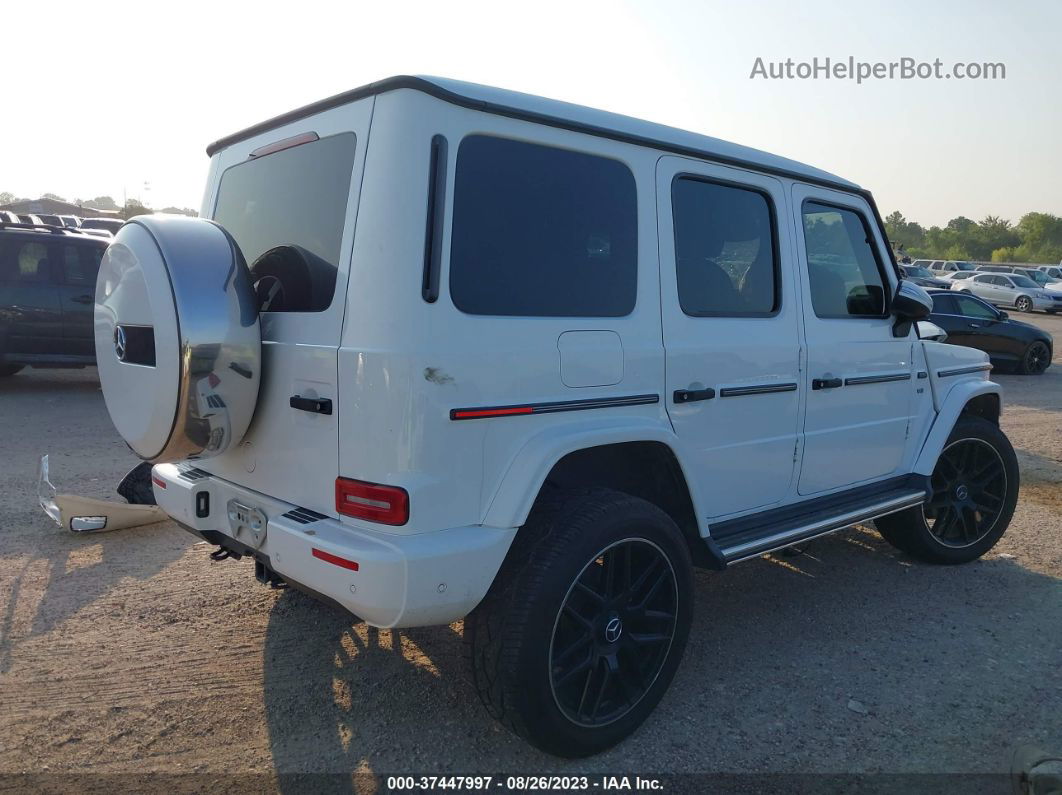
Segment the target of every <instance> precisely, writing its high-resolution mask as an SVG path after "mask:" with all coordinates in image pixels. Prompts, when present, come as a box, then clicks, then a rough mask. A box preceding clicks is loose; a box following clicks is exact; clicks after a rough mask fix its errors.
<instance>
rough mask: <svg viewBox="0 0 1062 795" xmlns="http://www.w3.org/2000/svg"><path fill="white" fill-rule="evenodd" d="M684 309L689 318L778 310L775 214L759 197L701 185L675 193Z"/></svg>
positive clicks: (683, 181) (682, 182) (677, 187)
mask: <svg viewBox="0 0 1062 795" xmlns="http://www.w3.org/2000/svg"><path fill="white" fill-rule="evenodd" d="M671 203H672V213H673V216H674V220H675V267H676V276H677V280H678V294H679V304H680V305H681V306H682V311H683V312H685V313H686V314H687V315H694V316H699V317H703V316H711V315H737V316H741V315H766V314H770V313H771V312H773V311H774V310H775V309H777V308H778V267H777V257H776V254H775V246H774V229H773V223H772V220H773V219H772V209H771V205H770V203H769V200H768V199H767V197H766V196H764V195H763V194H762V193H760V192H759V191H755V190H751V189H747V188H738V187H735V186H732V185H720V184H717V183H714V182H704V181H702V180H698V179H692V178H688V177H683V178H680V179H676V180H675V182H674V184H673V185H672V187H671Z"/></svg>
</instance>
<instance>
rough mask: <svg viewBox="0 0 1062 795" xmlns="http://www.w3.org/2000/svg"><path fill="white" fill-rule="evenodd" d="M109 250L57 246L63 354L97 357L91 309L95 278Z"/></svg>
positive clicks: (69, 244) (73, 245)
mask: <svg viewBox="0 0 1062 795" xmlns="http://www.w3.org/2000/svg"><path fill="white" fill-rule="evenodd" d="M105 248H106V246H98V245H92V244H87V245H86V244H84V243H72V242H64V243H57V244H56V249H57V256H56V260H57V262H58V266H59V267H58V271H59V272H58V274H57V276H58V279H59V304H60V307H61V309H62V313H63V340H64V343H63V352H64V353H66V354H70V355H73V356H92V357H95V355H96V343H95V338H94V335H93V330H92V307H93V301H94V300H95V298H94V296H95V292H96V274H98V273H99V270H100V259H102V257H103V252H104V249H105Z"/></svg>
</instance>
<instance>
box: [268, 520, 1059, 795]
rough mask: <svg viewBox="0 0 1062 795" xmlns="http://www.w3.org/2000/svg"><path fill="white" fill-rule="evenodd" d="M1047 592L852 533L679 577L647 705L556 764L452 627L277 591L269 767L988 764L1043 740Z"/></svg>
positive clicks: (1012, 576)
mask: <svg viewBox="0 0 1062 795" xmlns="http://www.w3.org/2000/svg"><path fill="white" fill-rule="evenodd" d="M1060 593H1062V591H1060V585H1059V582H1058V581H1057V580H1055V579H1054V578H1052V577H1048V576H1044V575H1040V574H1038V573H1035V572H1032V571H1030V570H1028V569H1026V568H1024V567H1022V566H1021V565H1019V564H1018V563H1017V562H1015V561H1014V560H1010V559H1005V558H1000V557H994V558H990V559H987V560H982V561H978V562H976V563H972V564H968V565H966V566H958V567H937V566H928V565H924V564H919V563H916V562H914V561H911V560H910V559H908V558H906V557H904V556H902V555H900V554H899V553H896V552H894V551H893V550H892V549H891V547H888V546H887V545H885V543H884V542H883V541H882V540H881V539H880V537H879V536H878V535H877V533H875V532H873V531H872V530H869V529H864V528H856V529H853V530H850V531H846V532H845V533H843V534H839V535H836V536H832V537H829V538H825V539H822V540H820V541H818V542H815V543H813V544H812V545H810V546H809V547H807V548H806V550H805V551H804V552H803V553H798V554H796V555H793V554H792V553H790V554H788V555H778V556H773V557H770V558H765V559H760V560H757V561H752V562H749V563H748V564H745V565H743V566H738V567H736V568H735V569H733V570H732V571H728V572H726V573H721V574H720V573H710V572H699V573H698V576H697V583H696V597H695V598H696V606H695V611H696V614H695V618H694V626H693V630H692V632H691V636H690V643H689V646H688V648H687V650H686V654H685V659H684V662H683V665H682V666H681V668H680V670H679V674H678V676H677V677H676V680H675V682H674V684H673V685H672V687H671V690H670V692H669V693H668V694H667V695H666V696H665V698H664V701H663V702H662V703H661V705H660V707H659V708H658V709H657V710H656V712H655V713H654V714H653V715H652V716H650V718H649V720H648V721H647V722H646V724H645V725H644V726H643V727H642V728H641V729H640V730H639V732H638V733H637V734H635V735H634V736H633V737H631V738H630V739H628V740H627V741H626V742H624V743H622V744H621V745H620V746H618V747H616V748H614V749H612V750H610V751H608V752H606V753H604V754H601V755H599V756H597V757H594V758H592V759H587V760H581V761H565V760H560V759H554V758H552V757H549V756H546V755H543V754H541V753H539V752H537V751H535V750H534V749H532V748H530V747H529V746H527V745H525V744H524V743H523V742H522V741H520V740H518V739H516V738H515V737H513V736H512V735H510V734H509V733H508V732H507V731H506V730H504V729H503V728H501V727H500V726H498V725H497V724H496V723H495V722H494V721H492V720H491V719H490V718H489V717H488V716H487V715H486V714H485V712H484V711H483V709H482V708H481V707H480V705H479V703H478V701H477V699H476V697H475V694H474V692H473V691H472V689H471V687H470V685H469V684H468V683H467V681H466V678H465V677H466V674H465V667H464V661H463V659H462V653H461V652H462V648H461V647H462V641H461V637H460V630H461V627H460V624H456V625H453V626H451V627H436V628H428V629H416V630H401V631H396V632H389V631H381V630H375V629H371V628H367V627H366V626H365V625H363V624H358V623H352V621H351V619H350V617H349V616H346V615H345V614H344V613H342V612H341V611H339V610H336V609H333V608H329V607H325V606H322V605H319V604H317V603H315V602H313V601H312V600H311V599H309V598H308V597H305V596H302V595H301V594H298V593H296V592H288V593H286V594H285V595H284V596H283V597H282V598H281V599H279V600H278V601H277V603H276V605H275V607H274V610H273V612H272V614H271V616H270V621H269V626H268V629H267V636H266V643H265V649H264V654H265V661H264V662H265V665H264V668H265V674H264V684H265V688H264V699H265V712H266V718H267V722H268V730H269V735H270V747H271V751H272V755H273V762H274V768H275V771H276V773H277V775H278V783H279V785H280V787H281V789H282V790H285V791H296V790H300V789H304V788H305V786H306V785H307V779H306V778H304V777H302V775H300V774H303V775H305V774H315V775H316V777H314V775H311V777H310V782H312V783H310V786H312V787H313V788H314V789H329V790H332V791H353V790H354V789H355V788H356V787H355V784H354V782H353V781H352V778H351V774H352V773H355V774H356V773H358V772H364V773H368V772H371V773H375V774H377V775H387V774H393V773H398V774H411V773H436V774H440V773H446V772H450V773H464V774H470V773H475V772H479V773H484V772H488V771H490V772H499V773H504V772H509V773H513V772H523V773H527V772H536V773H546V772H560V773H575V772H579V773H594V772H597V773H616V772H633V771H642V772H649V771H656V772H672V773H674V772H698V771H713V770H715V771H750V770H751V771H754V772H758V771H786V772H801V771H803V772H823V771H834V772H851V771H871V772H873V771H887V772H940V771H959V772H969V771H974V770H985V771H1000V770H1002V771H1005V770H1006V769H1007V765H1008V760H1009V754H1010V752H1011V749H1012V747H1013V745H1015V744H1017V743H1018V742H1021V741H1032V742H1039V743H1041V744H1048V743H1050V742H1052V741H1053V742H1054V743H1055V744H1057V742H1058V738H1057V737H1056V738H1051V737H1049V736H1048V735H1049V734H1050V733H1051V732H1052V731H1055V730H1057V726H1058V724H1057V719H1058V716H1057V709H1058V703H1057V702H1058V697H1057V693H1056V692H1055V691H1054V690H1053V688H1054V687H1055V685H1054V684H1052V683H1053V682H1054V683H1057V675H1058V670H1059V667H1060V666H1062V651H1060V649H1059V643H1058V641H1057V638H1056V637H1055V636H1054V633H1057V628H1058V627H1059V626H1062V598H1060ZM1015 605H1020V606H1021V609H1020V610H1018V611H1015ZM750 716H753V719H752V720H750ZM966 721H976V722H978V724H979V725H980V724H983V723H984V722H985V721H992V722H993V723H994V724H998V727H994V728H993V730H992V732H991V733H993V734H995V735H996V736H998V738H999V744H998V746H993V747H991V748H983V747H982V748H979V747H975V746H972V745H971V744H970V743H969V742H967V741H965V740H964V738H963V732H962V731H960V730H959V728H958V727H961V726H962V725H963V723H964V722H966ZM982 733H983V732H982ZM329 773H330V774H333V775H331V776H329V775H327V774H329Z"/></svg>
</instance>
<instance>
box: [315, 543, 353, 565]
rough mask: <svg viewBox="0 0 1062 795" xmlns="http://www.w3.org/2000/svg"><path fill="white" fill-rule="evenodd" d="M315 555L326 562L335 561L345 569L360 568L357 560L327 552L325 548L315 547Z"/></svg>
mask: <svg viewBox="0 0 1062 795" xmlns="http://www.w3.org/2000/svg"><path fill="white" fill-rule="evenodd" d="M313 556H314V557H315V558H318V559H319V560H323V561H324V562H325V563H334V564H335V565H336V566H341V567H343V568H344V569H350V570H351V571H357V570H358V564H357V561H353V560H347V559H346V558H341V557H339V556H338V555H333V554H331V553H329V552H325V551H324V550H323V549H318V548H317V547H314V548H313Z"/></svg>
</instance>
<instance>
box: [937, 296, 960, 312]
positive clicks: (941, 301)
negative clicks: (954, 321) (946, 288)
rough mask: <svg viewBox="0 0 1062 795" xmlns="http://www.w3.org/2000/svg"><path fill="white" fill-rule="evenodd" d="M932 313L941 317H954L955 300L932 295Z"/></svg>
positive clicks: (950, 297) (955, 309) (955, 310)
mask: <svg viewBox="0 0 1062 795" xmlns="http://www.w3.org/2000/svg"><path fill="white" fill-rule="evenodd" d="M933 311H934V312H936V313H937V314H941V315H956V314H958V310H957V308H956V306H955V299H954V298H953V297H952V296H950V295H934V296H933Z"/></svg>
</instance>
